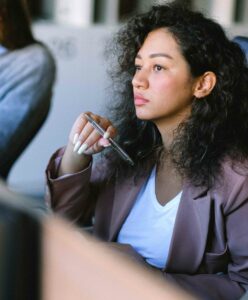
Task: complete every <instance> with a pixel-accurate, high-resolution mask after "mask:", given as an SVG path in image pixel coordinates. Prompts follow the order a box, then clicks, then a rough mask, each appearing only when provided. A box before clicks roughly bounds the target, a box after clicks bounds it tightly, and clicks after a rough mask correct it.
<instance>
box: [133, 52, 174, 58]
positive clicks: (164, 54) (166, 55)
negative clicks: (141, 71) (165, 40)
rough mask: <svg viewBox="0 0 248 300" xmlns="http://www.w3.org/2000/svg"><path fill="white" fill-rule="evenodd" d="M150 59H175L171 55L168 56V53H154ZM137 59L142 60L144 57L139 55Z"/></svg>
mask: <svg viewBox="0 0 248 300" xmlns="http://www.w3.org/2000/svg"><path fill="white" fill-rule="evenodd" d="M149 57H150V58H154V57H166V58H169V59H173V57H172V56H170V55H169V54H167V53H153V54H150V55H149ZM136 58H138V59H141V58H142V57H141V55H140V54H137V55H136Z"/></svg>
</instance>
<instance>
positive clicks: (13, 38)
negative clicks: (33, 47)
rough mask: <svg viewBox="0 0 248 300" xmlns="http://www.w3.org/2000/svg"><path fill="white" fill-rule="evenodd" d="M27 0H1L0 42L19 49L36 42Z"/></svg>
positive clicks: (10, 47) (5, 45)
mask: <svg viewBox="0 0 248 300" xmlns="http://www.w3.org/2000/svg"><path fill="white" fill-rule="evenodd" d="M34 42H35V40H34V37H33V35H32V31H31V26H30V18H29V13H28V8H27V1H26V0H0V44H1V45H2V46H4V47H6V48H8V49H11V50H13V49H18V48H22V47H25V46H27V45H29V44H32V43H34Z"/></svg>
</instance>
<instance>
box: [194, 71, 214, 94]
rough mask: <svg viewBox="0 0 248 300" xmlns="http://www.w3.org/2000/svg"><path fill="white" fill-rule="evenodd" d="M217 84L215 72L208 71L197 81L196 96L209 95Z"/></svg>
mask: <svg viewBox="0 0 248 300" xmlns="http://www.w3.org/2000/svg"><path fill="white" fill-rule="evenodd" d="M215 84H216V75H215V74H214V72H210V71H207V72H205V73H204V74H203V75H201V76H200V77H199V78H198V79H197V82H196V85H195V88H194V96H195V97H196V98H203V97H206V96H208V95H209V94H210V93H211V91H212V90H213V88H214V87H215Z"/></svg>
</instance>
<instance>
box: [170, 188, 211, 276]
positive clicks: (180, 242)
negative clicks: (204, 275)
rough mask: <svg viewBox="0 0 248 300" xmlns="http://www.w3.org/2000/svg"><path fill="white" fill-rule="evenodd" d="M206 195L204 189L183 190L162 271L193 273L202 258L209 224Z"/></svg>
mask: <svg viewBox="0 0 248 300" xmlns="http://www.w3.org/2000/svg"><path fill="white" fill-rule="evenodd" d="M210 200H211V199H210V195H209V193H208V192H207V190H206V189H205V190H204V189H201V188H197V189H196V188H190V187H189V186H188V187H185V188H184V191H183V194H182V198H181V202H180V204H179V208H178V214H177V217H176V222H175V227H174V231H173V236H172V240H171V245H170V250H169V255H168V260H167V264H166V268H165V270H166V271H168V272H174V273H180V272H182V270H183V271H184V272H187V273H189V274H193V273H195V272H196V271H197V269H198V268H199V266H200V263H201V261H202V257H203V255H204V251H205V247H206V242H207V235H208V226H209V220H210V207H211V201H210Z"/></svg>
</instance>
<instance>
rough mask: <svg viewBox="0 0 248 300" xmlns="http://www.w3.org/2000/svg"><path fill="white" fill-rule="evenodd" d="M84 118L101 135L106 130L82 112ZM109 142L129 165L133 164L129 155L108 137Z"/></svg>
mask: <svg viewBox="0 0 248 300" xmlns="http://www.w3.org/2000/svg"><path fill="white" fill-rule="evenodd" d="M84 115H85V117H86V119H87V120H88V121H89V122H90V124H91V125H92V126H93V127H94V128H95V129H96V130H97V132H98V133H99V134H100V135H101V136H104V134H105V133H106V131H105V130H104V129H103V128H102V127H101V126H100V125H99V124H98V123H97V122H96V121H95V120H93V119H92V118H91V117H90V116H89V115H87V114H84ZM108 141H109V143H110V144H111V146H112V148H113V149H114V150H115V151H116V152H117V153H119V155H120V156H121V157H122V158H123V159H124V160H125V161H127V162H128V163H129V164H130V165H131V166H134V162H133V160H132V159H131V157H130V156H129V155H128V154H127V153H126V152H125V151H124V150H123V149H122V148H121V147H120V146H119V145H118V144H117V143H116V142H115V141H114V140H113V139H112V138H108Z"/></svg>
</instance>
